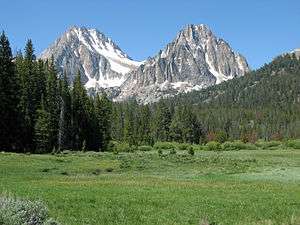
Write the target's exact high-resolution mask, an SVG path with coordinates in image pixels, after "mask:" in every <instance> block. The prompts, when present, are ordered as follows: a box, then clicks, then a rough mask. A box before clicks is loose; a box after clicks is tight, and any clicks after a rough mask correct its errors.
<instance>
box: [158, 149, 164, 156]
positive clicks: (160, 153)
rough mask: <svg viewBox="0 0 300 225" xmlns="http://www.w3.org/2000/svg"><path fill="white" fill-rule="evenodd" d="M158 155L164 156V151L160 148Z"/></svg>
mask: <svg viewBox="0 0 300 225" xmlns="http://www.w3.org/2000/svg"><path fill="white" fill-rule="evenodd" d="M157 153H158V155H159V156H162V154H163V151H162V150H161V149H160V148H159V149H158V150H157Z"/></svg>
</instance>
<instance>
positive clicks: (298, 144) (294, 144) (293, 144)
mask: <svg viewBox="0 0 300 225" xmlns="http://www.w3.org/2000/svg"><path fill="white" fill-rule="evenodd" d="M286 146H287V147H289V148H293V149H300V139H296V140H288V141H287V142H286Z"/></svg>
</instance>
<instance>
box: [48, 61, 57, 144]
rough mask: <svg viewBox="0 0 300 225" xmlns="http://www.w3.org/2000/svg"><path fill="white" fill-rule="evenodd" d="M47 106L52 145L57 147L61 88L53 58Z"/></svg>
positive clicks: (50, 68) (49, 76)
mask: <svg viewBox="0 0 300 225" xmlns="http://www.w3.org/2000/svg"><path fill="white" fill-rule="evenodd" d="M45 108H46V111H47V112H48V113H49V115H50V119H49V120H50V147H51V148H53V147H57V144H58V121H59V90H58V79H57V74H56V71H55V68H54V62H53V59H52V60H51V62H50V65H49V68H48V77H47V81H46V98H45Z"/></svg>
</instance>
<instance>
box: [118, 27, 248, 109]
mask: <svg viewBox="0 0 300 225" xmlns="http://www.w3.org/2000/svg"><path fill="white" fill-rule="evenodd" d="M247 72H249V66H248V64H247V61H246V59H245V58H244V57H243V56H242V55H240V54H238V53H235V52H234V51H233V50H232V49H231V47H230V46H229V45H228V44H227V43H226V42H225V41H224V40H222V39H219V38H217V37H216V36H215V35H214V34H213V33H212V31H211V30H210V29H209V28H208V27H207V26H205V25H189V26H187V27H186V28H185V29H183V30H181V31H180V32H179V34H178V35H177V37H176V38H175V40H173V41H172V42H171V43H170V44H168V45H167V46H166V48H165V49H164V50H162V51H160V52H159V53H158V54H157V55H156V56H155V57H153V58H150V59H148V60H147V61H146V62H145V63H144V64H143V65H141V66H140V67H139V68H138V69H137V70H134V71H132V72H131V73H130V74H129V76H128V79H127V80H126V81H125V82H124V84H123V85H122V86H121V93H120V95H119V96H118V97H117V99H118V100H123V99H126V98H129V97H132V96H134V97H136V98H137V99H138V101H141V102H144V103H145V102H146V103H147V102H153V101H156V100H157V99H159V98H160V97H166V96H172V95H174V94H177V93H180V92H189V91H191V90H198V89H202V88H205V87H208V86H211V85H214V84H218V83H221V82H222V81H226V80H229V79H232V78H234V77H240V76H243V75H244V74H245V73H247Z"/></svg>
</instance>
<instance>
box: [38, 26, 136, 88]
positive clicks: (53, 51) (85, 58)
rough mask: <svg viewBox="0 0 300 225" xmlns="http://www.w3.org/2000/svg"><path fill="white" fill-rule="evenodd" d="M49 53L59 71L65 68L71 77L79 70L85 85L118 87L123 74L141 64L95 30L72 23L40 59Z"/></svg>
mask: <svg viewBox="0 0 300 225" xmlns="http://www.w3.org/2000/svg"><path fill="white" fill-rule="evenodd" d="M52 56H53V57H54V61H55V65H56V66H57V69H58V70H59V72H60V73H62V72H63V71H65V72H66V73H68V75H69V77H70V79H71V80H73V78H74V75H75V74H76V73H77V71H78V70H79V71H80V72H81V74H82V80H83V81H84V82H86V83H85V86H86V88H96V87H100V88H110V87H116V86H120V85H121V84H122V83H123V82H124V80H125V77H124V75H125V74H126V73H128V72H130V71H131V70H133V69H136V68H137V67H138V66H139V65H140V64H141V63H139V62H136V61H133V60H132V59H131V58H130V57H128V55H127V54H125V53H124V52H123V51H122V50H121V49H120V48H119V47H118V46H117V45H116V44H115V43H114V42H113V41H112V40H111V39H110V38H108V37H106V36H105V35H104V34H102V33H101V32H99V31H97V30H96V29H87V28H85V27H76V26H74V27H72V28H70V29H69V30H68V31H67V32H66V33H64V34H63V35H62V36H61V37H60V38H58V39H57V40H56V41H55V42H54V44H52V45H51V46H50V47H49V48H47V49H46V50H45V51H44V52H43V53H42V54H41V57H40V58H42V59H47V58H51V57H52Z"/></svg>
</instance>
